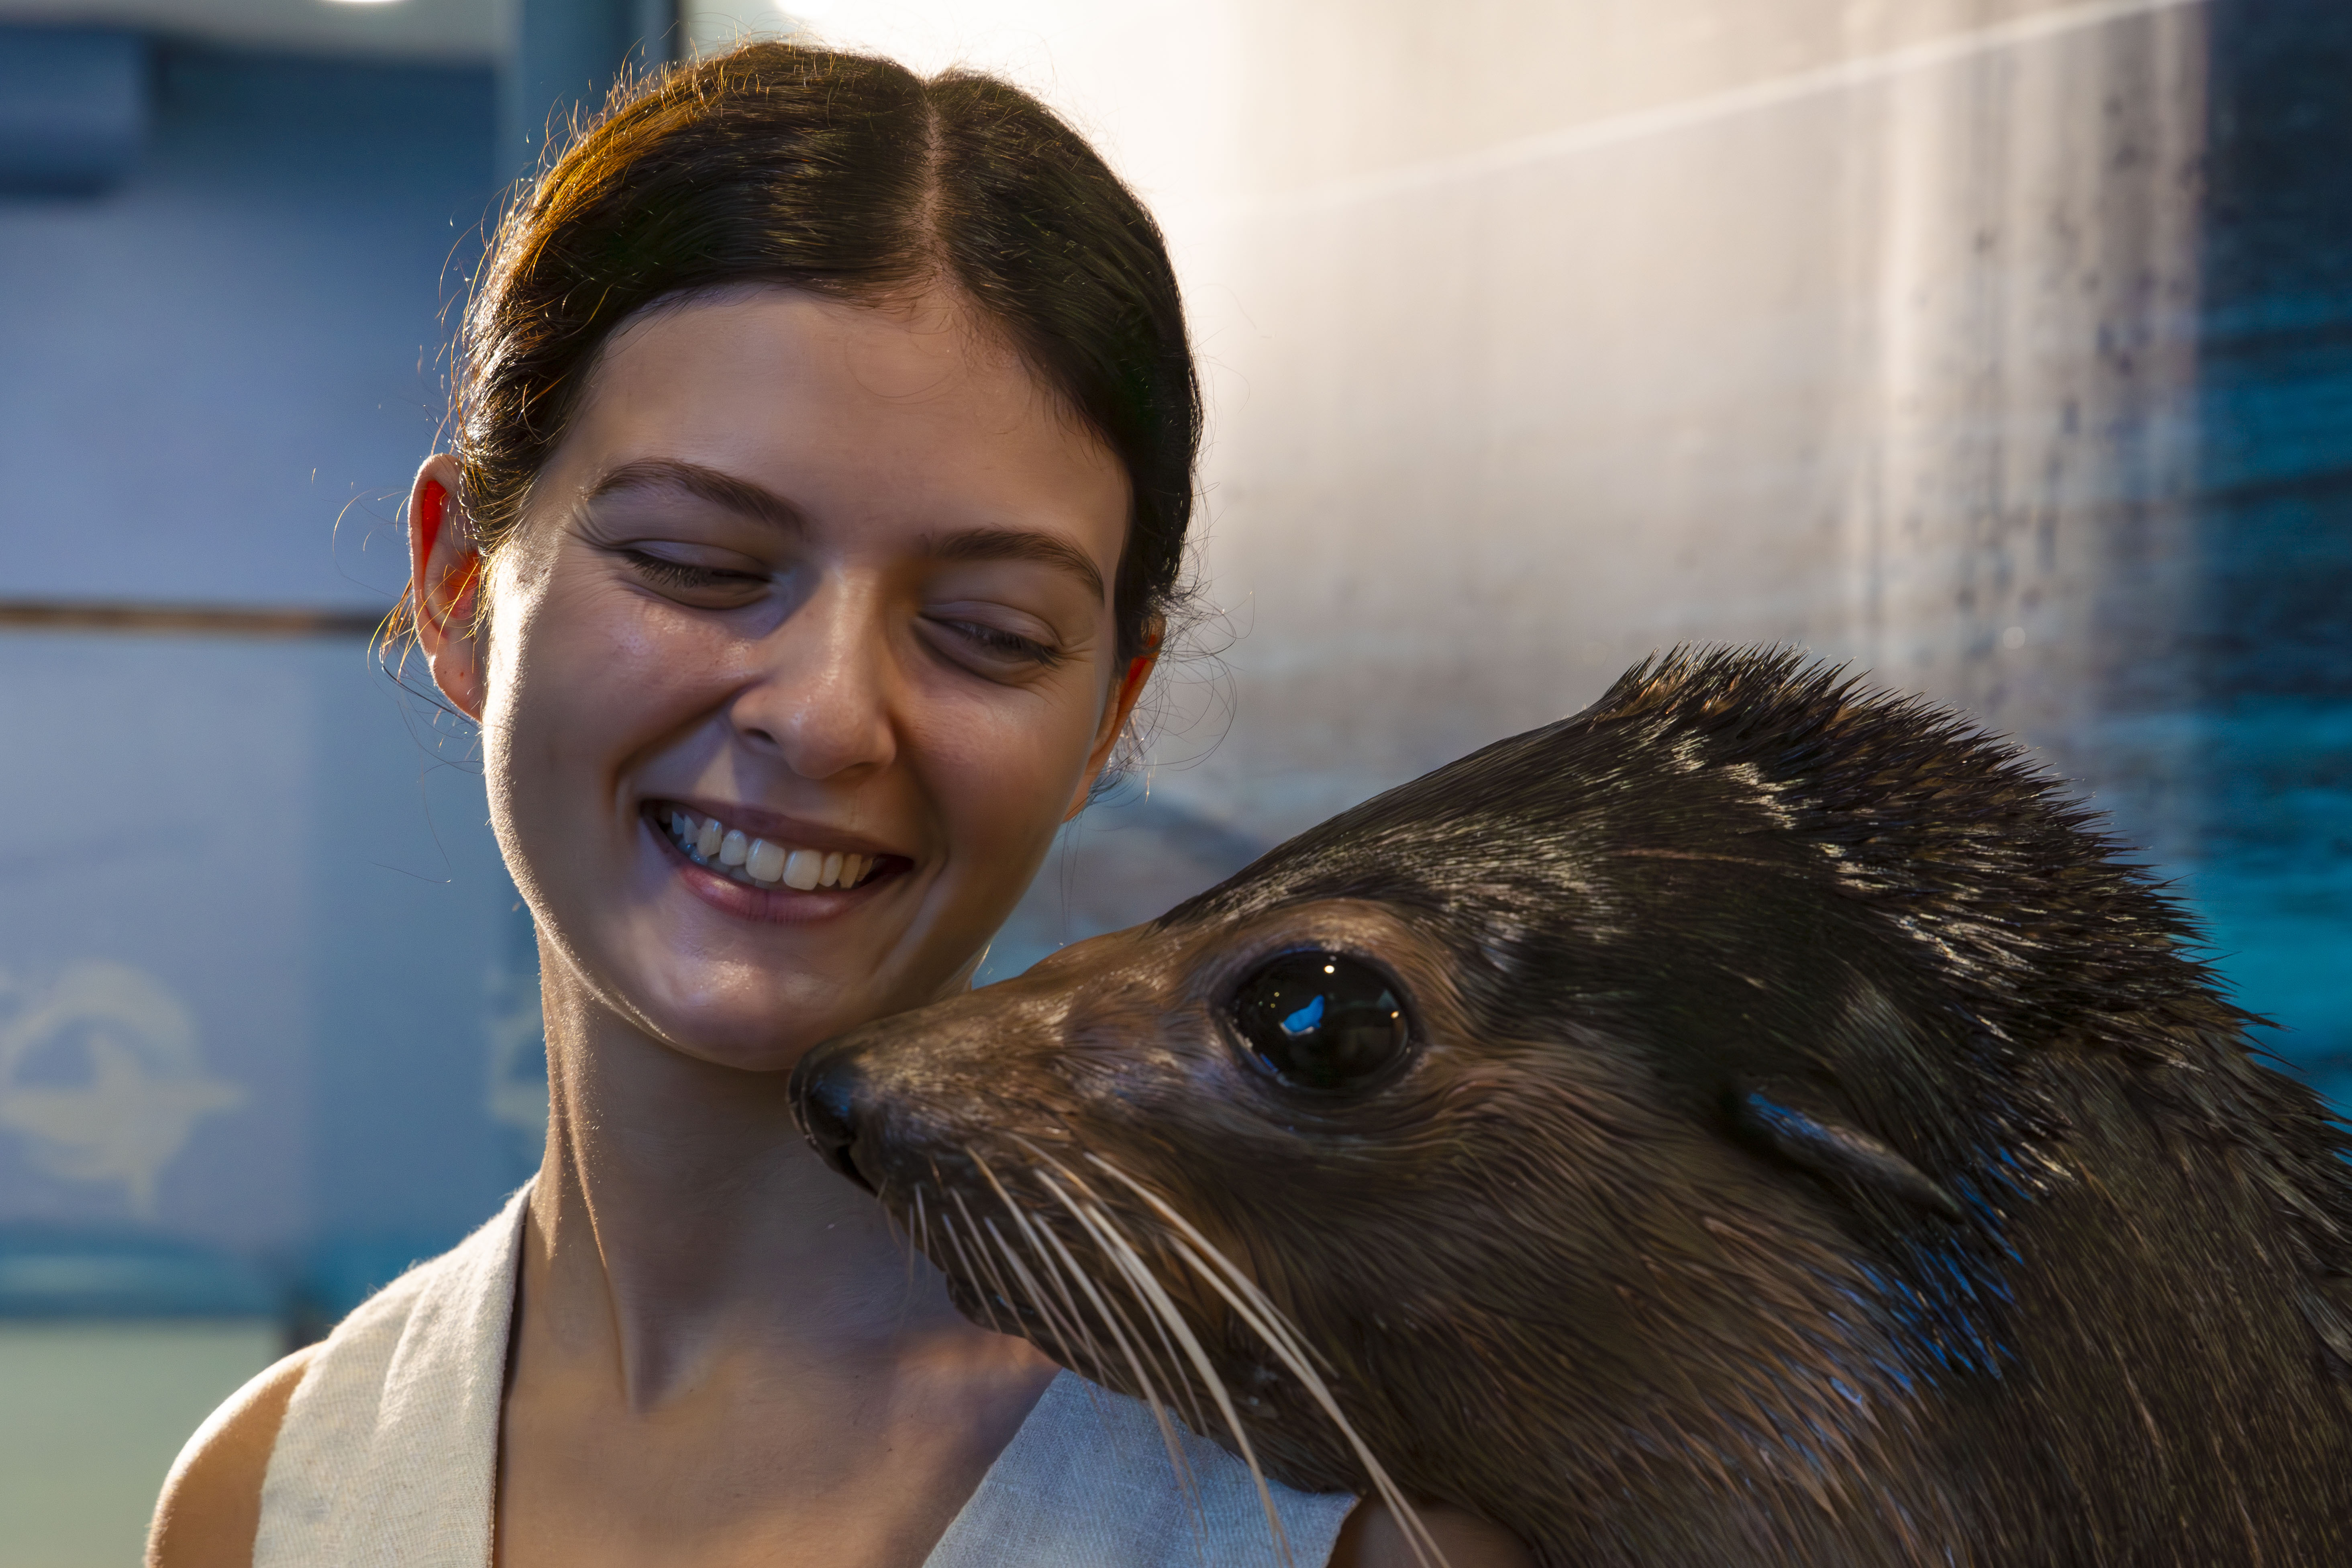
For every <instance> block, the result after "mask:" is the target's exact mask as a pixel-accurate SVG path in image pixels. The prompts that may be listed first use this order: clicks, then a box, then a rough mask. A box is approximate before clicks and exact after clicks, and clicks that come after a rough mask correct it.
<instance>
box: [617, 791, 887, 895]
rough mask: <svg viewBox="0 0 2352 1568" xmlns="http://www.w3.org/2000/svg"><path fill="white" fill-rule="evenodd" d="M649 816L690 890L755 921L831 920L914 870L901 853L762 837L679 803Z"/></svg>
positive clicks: (653, 805) (664, 804)
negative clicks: (798, 843)
mask: <svg viewBox="0 0 2352 1568" xmlns="http://www.w3.org/2000/svg"><path fill="white" fill-rule="evenodd" d="M644 816H645V819H646V828H647V830H648V831H649V832H651V833H652V835H653V836H654V837H655V839H656V840H657V841H658V842H659V843H660V844H661V845H662V847H663V848H664V849H665V850H666V851H667V854H668V856H669V858H671V859H672V860H674V861H676V862H677V865H678V867H679V869H680V870H681V871H682V872H683V873H684V874H685V879H686V883H687V885H688V887H689V888H690V889H693V891H694V892H695V893H696V895H697V896H698V897H699V898H701V899H702V900H703V901H704V902H706V903H709V904H713V905H715V906H717V907H718V908H719V909H721V910H725V911H727V912H728V913H730V914H733V915H738V916H740V917H742V918H744V919H747V920H765V921H805V920H811V919H820V918H823V917H824V916H825V915H828V914H832V913H835V912H837V911H839V910H845V909H847V908H849V907H850V906H851V905H852V904H854V903H856V902H860V901H863V900H865V899H866V898H867V897H869V896H871V894H872V893H873V892H874V890H875V889H877V887H878V886H879V885H880V884H882V883H885V882H887V881H890V880H893V879H896V878H897V877H898V876H900V875H902V874H903V873H905V872H906V871H908V869H911V868H912V864H913V863H912V862H911V861H909V860H908V859H907V858H906V857H904V856H901V855H866V854H858V853H856V852H855V851H846V850H838V849H819V848H816V847H814V846H787V845H784V844H779V843H777V842H776V841H775V840H774V839H771V838H755V837H752V836H751V834H748V833H745V832H744V831H743V830H742V829H741V828H740V827H734V826H730V825H729V824H728V823H727V822H726V821H725V820H724V819H722V818H719V817H714V816H709V815H708V814H706V813H702V812H698V811H695V810H693V809H692V808H691V807H688V806H685V805H678V804H677V803H676V802H672V801H653V802H649V803H647V805H646V809H645V813H644ZM706 841H708V844H709V847H708V848H706V847H705V843H706ZM755 857H756V858H755ZM761 872H767V873H772V874H771V875H766V876H761V875H760V874H759V873H761Z"/></svg>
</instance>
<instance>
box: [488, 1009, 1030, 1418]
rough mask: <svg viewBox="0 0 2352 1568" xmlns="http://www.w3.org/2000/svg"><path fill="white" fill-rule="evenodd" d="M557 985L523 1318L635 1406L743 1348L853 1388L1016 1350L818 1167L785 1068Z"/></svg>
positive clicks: (550, 1013) (877, 1211)
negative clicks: (663, 1032) (670, 1030)
mask: <svg viewBox="0 0 2352 1568" xmlns="http://www.w3.org/2000/svg"><path fill="white" fill-rule="evenodd" d="M565 989H568V988H566V987H561V986H551V987H549V991H550V994H549V995H548V996H547V998H546V1000H547V1003H548V1007H547V1017H548V1045H549V1066H550V1071H549V1075H548V1078H549V1086H548V1087H549V1115H548V1140H547V1153H546V1159H545V1162H544V1163H543V1164H542V1166H541V1172H540V1175H539V1179H538V1182H537V1184H536V1185H535V1186H534V1189H533V1191H532V1194H531V1211H530V1236H529V1239H528V1242H527V1246H526V1253H525V1258H524V1272H523V1279H524V1295H525V1300H526V1310H527V1311H528V1312H529V1313H530V1315H531V1316H532V1317H533V1318H534V1319H536V1320H537V1326H538V1327H539V1328H540V1329H541V1331H544V1332H546V1333H548V1334H550V1335H551V1336H552V1337H553V1339H554V1340H555V1341H556V1342H558V1343H561V1344H562V1345H565V1346H566V1347H568V1348H569V1349H571V1350H572V1351H573V1352H585V1353H587V1354H589V1355H592V1356H594V1357H596V1358H597V1359H600V1360H601V1359H603V1358H604V1357H605V1356H611V1357H614V1358H616V1360H617V1363H618V1364H617V1371H618V1373H619V1375H620V1379H621V1384H622V1388H621V1392H622V1394H623V1397H624V1398H625V1400H626V1401H627V1403H628V1405H630V1406H631V1407H633V1408H636V1409H640V1410H643V1409H649V1408H651V1407H653V1406H655V1405H660V1404H662V1403H663V1402H664V1401H665V1400H666V1399H667V1398H668V1397H669V1396H670V1395H671V1394H675V1393H677V1392H678V1391H680V1390H681V1389H684V1388H688V1387H691V1386H695V1385H698V1384H700V1383H702V1381H703V1380H704V1379H705V1378H706V1377H707V1376H709V1374H711V1373H712V1372H713V1371H714V1370H715V1369H716V1367H717V1366H718V1365H719V1363H722V1362H730V1361H732V1360H734V1359H735V1358H738V1357H740V1356H743V1355H745V1354H750V1355H752V1356H756V1357H758V1358H759V1359H761V1360H762V1361H768V1362H778V1361H782V1362H789V1363H798V1364H800V1365H803V1366H805V1367H807V1368H808V1369H810V1371H811V1372H812V1373H820V1374H822V1375H825V1376H851V1377H856V1376H859V1375H862V1374H864V1373H872V1372H877V1371H881V1370H884V1369H886V1368H887V1366H888V1365H890V1364H892V1363H903V1362H905V1361H907V1360H908V1359H909V1358H921V1359H929V1357H932V1356H947V1357H954V1356H957V1355H959V1354H972V1355H979V1356H982V1357H984V1358H991V1359H993V1358H996V1357H1001V1356H1003V1355H1005V1354H1007V1353H1008V1352H1012V1353H1015V1354H1017V1353H1018V1352H1020V1351H1022V1350H1024V1349H1025V1347H1019V1346H1014V1345H1012V1344H1009V1343H1008V1342H1003V1341H1002V1340H999V1339H998V1338H997V1336H995V1335H992V1334H988V1333H985V1332H984V1331H981V1330H979V1329H977V1328H975V1327H974V1326H972V1325H971V1324H970V1323H969V1322H967V1321H965V1320H964V1319H963V1318H962V1317H961V1316H960V1315H959V1314H958V1313H957V1312H956V1311H955V1310H954V1309H953V1307H952V1306H951V1305H950V1303H949V1300H948V1298H947V1292H946V1289H945V1286H944V1284H943V1282H942V1281H941V1279H940V1276H939V1274H938V1273H937V1272H936V1271H935V1270H934V1269H933V1268H931V1267H930V1265H929V1263H928V1262H926V1261H925V1260H923V1259H922V1258H919V1257H918V1256H916V1255H914V1254H913V1253H912V1252H911V1250H910V1248H909V1247H908V1245H907V1243H906V1241H905V1239H904V1238H903V1237H900V1236H899V1235H898V1234H897V1233H896V1232H894V1231H893V1230H892V1229H891V1227H890V1226H889V1224H888V1222H887V1219H886V1217H885V1215H884V1213H883V1210H882V1207H881V1205H878V1204H877V1203H875V1202H874V1201H873V1199H872V1198H871V1197H870V1196H868V1195H867V1194H865V1193H862V1192H860V1191H858V1190H857V1189H856V1187H854V1186H852V1185H851V1184H849V1183H847V1182H845V1181H843V1180H842V1179H841V1177H840V1176H839V1175H837V1174H835V1173H834V1172H833V1171H831V1170H829V1169H827V1168H826V1167H825V1166H824V1164H823V1163H821V1162H819V1161H818V1159H817V1158H816V1157H815V1155H814V1152H812V1151H811V1150H810V1149H809V1147H808V1146H807V1144H806V1143H805V1142H803V1140H802V1138H801V1135H800V1132H799V1131H798V1130H797V1129H796V1128H795V1127H794V1126H793V1120H792V1115H791V1111H790V1107H789V1104H788V1100H787V1096H786V1084H787V1075H785V1074H782V1073H755V1072H744V1071H740V1070H739V1069H735V1068H723V1067H718V1066H714V1065H712V1064H710V1063H707V1062H701V1061H698V1060H696V1059H694V1058H691V1057H688V1056H686V1055H684V1054H683V1053H681V1052H679V1051H677V1050H674V1049H672V1048H670V1047H667V1046H665V1045H663V1044H662V1043H660V1042H659V1041H656V1040H654V1039H652V1038H650V1037H646V1035H644V1034H643V1033H641V1032H640V1031H638V1030H637V1029H635V1027H633V1026H630V1025H629V1024H628V1023H627V1022H626V1021H625V1020H624V1019H621V1018H619V1017H616V1016H614V1015H613V1014H612V1013H610V1012H609V1011H607V1010H605V1009H604V1008H603V1007H602V1006H600V1005H597V1004H596V1003H595V1002H594V1001H593V1000H592V999H589V998H586V997H582V996H577V995H562V994H558V993H559V992H560V991H562V990H565ZM1027 1353H1028V1354H1029V1355H1030V1356H1034V1355H1035V1352H1027ZM1039 1359H1040V1360H1041V1361H1042V1358H1039Z"/></svg>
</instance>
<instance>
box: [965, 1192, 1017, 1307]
mask: <svg viewBox="0 0 2352 1568" xmlns="http://www.w3.org/2000/svg"><path fill="white" fill-rule="evenodd" d="M948 1195H949V1196H950V1197H952V1198H953V1199H955V1205H956V1212H958V1213H959V1214H961V1215H963V1223H964V1228H965V1229H967V1230H969V1231H971V1249H972V1251H973V1252H975V1253H977V1254H978V1255H979V1257H980V1266H981V1267H982V1268H984V1269H986V1270H987V1271H988V1272H987V1279H988V1282H989V1284H990V1285H992V1286H993V1287H994V1288H995V1290H996V1295H997V1299H998V1300H1001V1301H1003V1303H1004V1310H1006V1311H1008V1312H1012V1313H1013V1322H1014V1323H1015V1324H1016V1325H1017V1324H1018V1323H1019V1322H1020V1321H1021V1314H1020V1313H1019V1312H1018V1311H1016V1310H1014V1309H1013V1289H1012V1287H1010V1286H1008V1285H1007V1284H1005V1282H1004V1276H1003V1275H1002V1274H999V1273H998V1272H997V1271H996V1261H995V1259H993V1258H990V1257H989V1256H988V1248H987V1247H986V1246H985V1245H983V1244H982V1237H981V1234H980V1222H979V1221H978V1220H976V1219H974V1218H972V1217H971V1207H970V1206H969V1205H966V1204H965V1203H964V1201H963V1194H961V1193H960V1192H954V1191H950V1193H949V1194H948ZM998 1332H1000V1333H1002V1332H1004V1331H1003V1330H1001V1329H1000V1330H998ZM1013 1332H1014V1333H1018V1332H1020V1330H1019V1329H1018V1328H1017V1327H1016V1328H1015V1329H1013Z"/></svg>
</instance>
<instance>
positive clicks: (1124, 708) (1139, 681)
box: [1062, 617, 1165, 822]
mask: <svg viewBox="0 0 2352 1568" xmlns="http://www.w3.org/2000/svg"><path fill="white" fill-rule="evenodd" d="M1164 630H1165V627H1164V626H1163V625H1162V623H1161V622H1160V620H1159V619H1157V618H1156V617H1155V618H1154V619H1152V620H1149V621H1146V622H1145V623H1144V626H1143V651H1142V652H1141V653H1139V654H1137V655H1136V656H1135V657H1134V658H1131V659H1129V660H1128V661H1127V668H1126V669H1125V670H1124V671H1123V672H1122V673H1121V674H1120V676H1119V678H1118V681H1117V682H1116V683H1115V684H1113V686H1112V687H1111V689H1110V692H1109V695H1108V698H1107V699H1106V700H1104V702H1103V716H1102V724H1101V726H1100V727H1099V728H1097V730H1096V731H1095V742H1094V746H1093V749H1092V750H1090V751H1089V752H1087V771H1086V773H1084V774H1082V775H1081V776H1080V777H1079V779H1078V792H1077V794H1076V795H1073V796H1072V797H1071V798H1070V809H1069V810H1067V811H1066V812H1064V813H1063V814H1062V820H1063V821H1064V822H1067V821H1069V820H1070V818H1072V817H1074V816H1077V815H1078V813H1080V812H1082V811H1084V810H1085V809H1086V808H1087V797H1088V796H1090V795H1093V794H1094V788H1095V780H1097V779H1098V778H1100V777H1101V776H1102V771H1103V769H1104V768H1106V767H1108V766H1109V764H1110V756H1111V752H1113V751H1114V750H1115V749H1117V747H1118V737H1119V735H1120V733H1121V732H1122V731H1125V730H1126V729H1127V721H1129V719H1131V718H1133V717H1134V716H1135V703H1136V700H1137V699H1138V698H1139V697H1141V696H1142V695H1143V688H1144V686H1145V685H1146V684H1147V683H1148V682H1149V681H1150V679H1151V670H1152V667H1153V666H1155V665H1157V664H1158V663H1159V662H1160V637H1161V635H1162V633H1163V631H1164Z"/></svg>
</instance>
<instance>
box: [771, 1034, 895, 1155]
mask: <svg viewBox="0 0 2352 1568" xmlns="http://www.w3.org/2000/svg"><path fill="white" fill-rule="evenodd" d="M863 1056H864V1053H862V1052H861V1051H859V1050H858V1049H857V1042H856V1037H855V1036H852V1037H848V1038H845V1039H840V1040H835V1041H833V1042H831V1043H830V1044H828V1045H824V1046H821V1047H818V1048H817V1049H815V1050H814V1051H811V1052H810V1053H809V1054H808V1055H807V1056H806V1057H804V1058H802V1061H801V1065H800V1066H799V1067H797V1068H793V1083H792V1097H793V1121H796V1122H798V1123H799V1124H800V1130H801V1136H803V1137H804V1138H806V1139H807V1140H808V1141H809V1147H810V1148H812V1149H814V1150H815V1151H816V1152H817V1157H818V1158H819V1159H822V1160H823V1161H824V1163H826V1164H828V1165H830V1166H832V1167H833V1168H834V1169H835V1170H836V1171H838V1172H840V1173H842V1174H843V1175H845V1176H846V1177H848V1178H849V1179H850V1180H851V1181H853V1182H856V1184H858V1185H859V1186H861V1187H864V1188H865V1189H866V1191H867V1192H869V1193H870V1192H873V1191H874V1190H875V1187H874V1184H873V1183H871V1182H869V1181H867V1180H866V1174H865V1173H864V1172H862V1171H860V1170H859V1169H858V1168H857V1157H856V1146H857V1125H858V1122H859V1121H860V1120H861V1119H862V1116H863V1114H864V1112H865V1111H866V1109H867V1103H868V1100H869V1099H870V1095H869V1093H868V1086H867V1083H866V1072H865V1066H864V1060H863Z"/></svg>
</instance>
